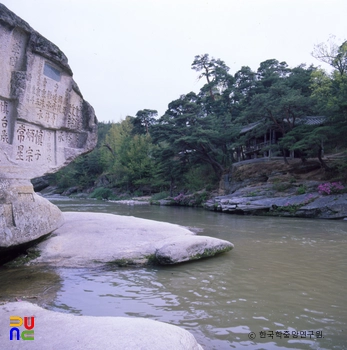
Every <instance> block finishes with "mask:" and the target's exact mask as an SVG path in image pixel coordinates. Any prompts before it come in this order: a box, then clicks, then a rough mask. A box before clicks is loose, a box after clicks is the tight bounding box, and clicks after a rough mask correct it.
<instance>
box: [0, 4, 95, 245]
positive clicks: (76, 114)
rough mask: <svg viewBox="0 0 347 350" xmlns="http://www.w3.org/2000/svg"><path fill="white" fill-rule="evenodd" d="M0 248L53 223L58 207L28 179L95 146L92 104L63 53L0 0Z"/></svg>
mask: <svg viewBox="0 0 347 350" xmlns="http://www.w3.org/2000/svg"><path fill="white" fill-rule="evenodd" d="M0 48H1V50H0V80H1V84H0V248H4V247H11V246H14V245H18V244H22V243H26V242H29V241H32V240H35V239H37V238H39V237H41V236H43V235H46V234H48V233H49V232H52V231H53V230H54V229H56V228H57V227H59V226H60V225H61V224H62V222H63V220H62V216H61V213H60V211H59V210H58V209H57V207H55V206H54V205H53V204H51V203H50V202H48V201H47V200H45V199H43V198H40V197H38V196H37V195H36V194H35V193H34V191H33V187H32V184H31V183H30V179H32V178H34V177H38V176H42V175H45V174H47V173H52V172H55V171H57V170H59V169H60V168H62V167H63V166H65V165H67V164H68V163H70V162H71V161H72V160H73V159H75V158H76V157H77V156H78V155H80V154H83V153H86V152H88V151H90V150H92V149H93V148H94V147H95V145H96V138H97V136H96V135H97V127H96V117H95V113H94V110H93V108H92V107H91V106H90V105H89V104H88V102H86V101H85V100H84V99H83V96H82V94H81V92H80V91H79V88H78V86H77V84H76V83H75V82H74V80H73V79H72V71H71V68H70V67H69V65H68V60H67V58H66V56H65V55H64V53H63V52H62V51H61V50H60V49H59V48H58V47H57V46H56V45H54V44H53V43H51V42H50V41H48V40H47V39H46V38H44V37H43V36H42V35H40V34H39V33H38V32H36V31H35V30H34V29H32V28H31V27H30V26H29V24H28V23H26V22H25V21H23V20H22V19H21V18H19V17H18V16H16V15H15V14H14V13H13V12H11V11H10V10H8V9H7V8H6V7H5V6H4V5H2V4H0Z"/></svg>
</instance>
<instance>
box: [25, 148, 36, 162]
mask: <svg viewBox="0 0 347 350" xmlns="http://www.w3.org/2000/svg"><path fill="white" fill-rule="evenodd" d="M33 152H34V151H33V149H32V148H31V147H29V148H28V150H27V151H26V157H25V159H26V161H27V162H32V161H33Z"/></svg>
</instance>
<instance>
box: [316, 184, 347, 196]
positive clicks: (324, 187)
mask: <svg viewBox="0 0 347 350" xmlns="http://www.w3.org/2000/svg"><path fill="white" fill-rule="evenodd" d="M344 189H345V186H343V185H342V183H341V182H340V181H339V182H326V183H324V184H320V185H319V186H318V193H319V194H323V195H329V194H337V193H342V192H343V190H344Z"/></svg>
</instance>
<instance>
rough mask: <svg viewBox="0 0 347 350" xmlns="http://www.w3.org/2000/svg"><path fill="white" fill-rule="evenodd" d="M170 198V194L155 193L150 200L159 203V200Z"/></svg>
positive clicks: (165, 192)
mask: <svg viewBox="0 0 347 350" xmlns="http://www.w3.org/2000/svg"><path fill="white" fill-rule="evenodd" d="M169 196H170V192H168V191H164V192H160V193H156V194H154V195H153V196H152V197H151V199H152V200H154V201H159V200H160V199H165V198H167V197H169Z"/></svg>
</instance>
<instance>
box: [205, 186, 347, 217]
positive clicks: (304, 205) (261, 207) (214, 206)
mask: <svg viewBox="0 0 347 350" xmlns="http://www.w3.org/2000/svg"><path fill="white" fill-rule="evenodd" d="M261 189H262V187H258V188H257V187H252V192H249V193H252V195H248V196H247V194H246V192H245V188H244V189H242V193H243V196H240V193H239V192H235V193H234V194H230V195H227V196H220V197H215V198H214V199H212V200H209V201H208V202H206V203H205V208H206V209H208V210H213V211H222V212H225V213H231V214H251V215H272V216H294V217H302V218H319V219H343V218H345V217H347V194H334V195H327V196H323V195H320V194H319V193H318V192H312V193H305V194H300V195H295V194H289V195H288V194H287V195H285V194H283V193H282V196H279V195H278V196H277V197H265V196H264V195H256V193H257V192H258V193H261ZM253 194H255V195H253Z"/></svg>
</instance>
